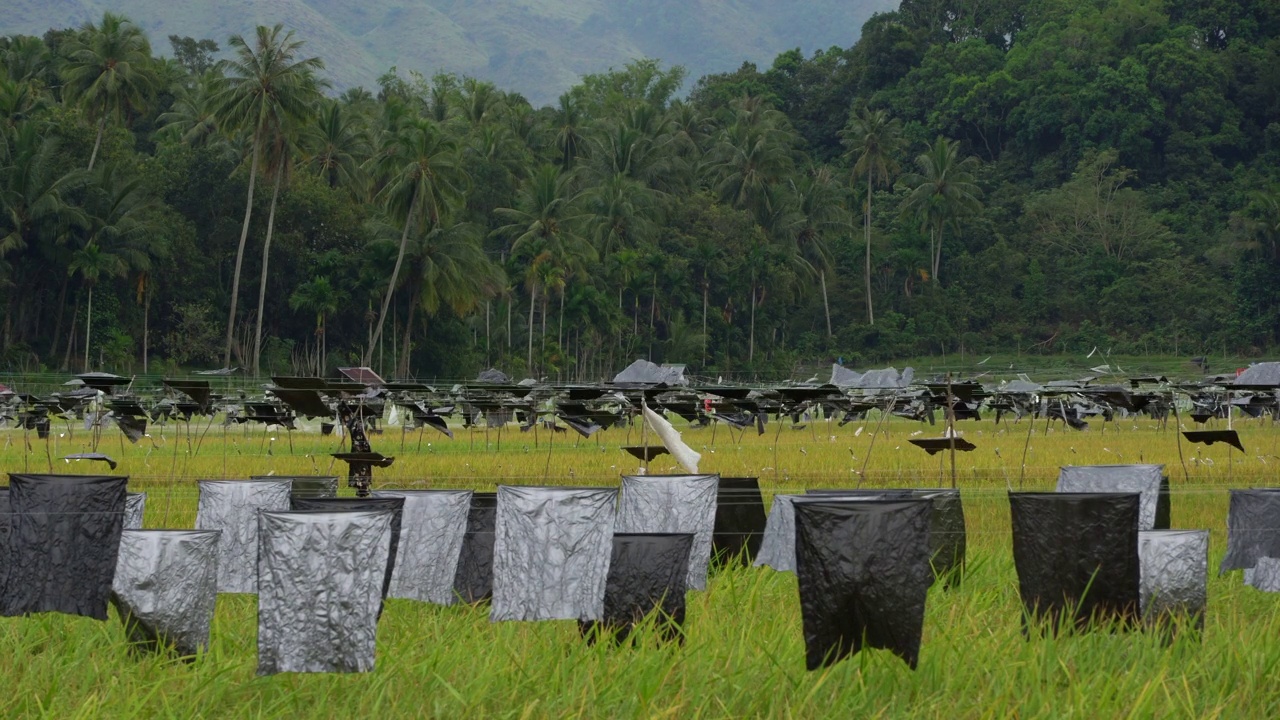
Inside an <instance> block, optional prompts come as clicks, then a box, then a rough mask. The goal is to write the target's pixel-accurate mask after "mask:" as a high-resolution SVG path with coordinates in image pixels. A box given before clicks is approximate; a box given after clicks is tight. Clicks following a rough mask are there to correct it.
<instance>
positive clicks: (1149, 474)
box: [1057, 465, 1169, 530]
mask: <svg viewBox="0 0 1280 720" xmlns="http://www.w3.org/2000/svg"><path fill="white" fill-rule="evenodd" d="M1057 490H1058V492H1077V493H1091V492H1092V493H1098V492H1110V493H1115V492H1118V493H1138V494H1140V495H1141V496H1142V504H1141V515H1140V516H1139V524H1138V530H1167V529H1169V478H1168V477H1166V476H1165V474H1164V466H1163V465H1068V466H1066V467H1064V468H1062V469H1061V470H1059V472H1058V487H1057Z"/></svg>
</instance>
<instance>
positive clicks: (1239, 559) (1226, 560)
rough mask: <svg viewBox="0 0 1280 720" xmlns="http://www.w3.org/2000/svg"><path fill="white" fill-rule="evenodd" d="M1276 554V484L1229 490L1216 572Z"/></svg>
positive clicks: (1279, 515)
mask: <svg viewBox="0 0 1280 720" xmlns="http://www.w3.org/2000/svg"><path fill="white" fill-rule="evenodd" d="M1264 557H1276V558H1280V488H1250V489H1248V490H1232V491H1231V501H1230V505H1229V506H1228V509H1227V554H1226V555H1225V556H1223V558H1222V564H1221V565H1220V566H1219V567H1218V574H1222V573H1225V572H1226V571H1228V570H1241V569H1247V568H1251V567H1253V566H1254V565H1256V564H1257V562H1258V558H1264Z"/></svg>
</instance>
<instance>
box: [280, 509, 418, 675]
mask: <svg viewBox="0 0 1280 720" xmlns="http://www.w3.org/2000/svg"><path fill="white" fill-rule="evenodd" d="M393 514H394V513H393V512H392V511H390V510H369V511H360V510H344V511H340V512H323V511H311V512H263V513H261V514H260V515H259V516H258V520H259V526H260V532H259V539H258V549H259V555H258V585H259V588H258V674H259V675H270V674H273V673H280V672H366V671H369V670H372V669H373V663H374V656H375V651H376V649H377V636H378V612H379V610H380V608H381V607H382V581H383V577H384V575H385V573H386V567H387V560H388V557H389V555H390V552H391V520H392V516H393Z"/></svg>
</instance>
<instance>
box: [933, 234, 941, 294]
mask: <svg viewBox="0 0 1280 720" xmlns="http://www.w3.org/2000/svg"><path fill="white" fill-rule="evenodd" d="M942 231H943V229H942V225H941V224H939V225H938V244H937V247H935V248H934V252H933V281H934V282H935V283H937V282H941V281H940V280H938V271H939V270H941V269H942Z"/></svg>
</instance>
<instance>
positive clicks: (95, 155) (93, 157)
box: [89, 115, 107, 170]
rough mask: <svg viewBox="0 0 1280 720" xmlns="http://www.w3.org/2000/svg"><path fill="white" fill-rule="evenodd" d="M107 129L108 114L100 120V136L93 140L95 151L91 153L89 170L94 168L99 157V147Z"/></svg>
mask: <svg viewBox="0 0 1280 720" xmlns="http://www.w3.org/2000/svg"><path fill="white" fill-rule="evenodd" d="M106 129H107V116H106V115H103V116H102V119H100V120H98V137H97V138H95V139H94V141H93V152H91V153H89V170H93V163H94V161H96V160H97V159H98V148H100V147H102V135H103V133H104V132H106Z"/></svg>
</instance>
